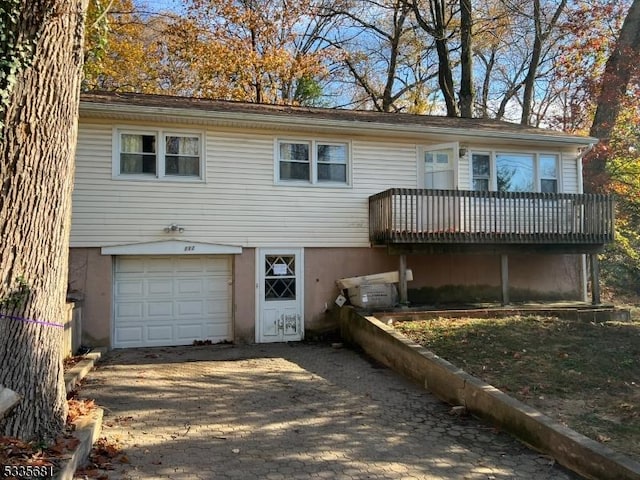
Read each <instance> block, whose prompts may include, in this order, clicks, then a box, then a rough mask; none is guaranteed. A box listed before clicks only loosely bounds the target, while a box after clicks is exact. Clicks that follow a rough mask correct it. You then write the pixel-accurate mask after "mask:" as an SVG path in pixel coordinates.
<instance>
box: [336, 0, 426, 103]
mask: <svg viewBox="0 0 640 480" xmlns="http://www.w3.org/2000/svg"><path fill="white" fill-rule="evenodd" d="M339 7H340V8H336V6H334V7H333V8H332V9H331V15H333V16H334V17H335V18H336V19H341V21H340V24H341V27H342V28H341V29H340V30H336V31H333V32H331V43H332V45H333V46H334V47H335V48H336V49H337V50H338V51H340V52H341V55H340V56H339V57H338V60H339V62H340V63H341V65H342V67H343V68H344V69H345V70H346V71H344V72H343V74H342V75H341V76H339V77H337V78H336V83H338V84H339V85H340V86H341V87H343V88H345V89H346V90H347V91H349V90H353V93H352V96H351V98H349V99H346V102H345V103H348V104H350V105H352V106H355V107H357V108H365V109H372V110H377V111H380V112H391V111H405V112H411V113H426V112H427V111H428V110H429V105H428V101H427V100H426V97H428V95H429V92H428V91H425V90H428V89H426V88H425V86H426V84H427V83H428V82H429V81H430V80H432V79H433V78H435V76H436V74H437V72H436V70H434V69H432V68H429V67H427V66H426V65H427V64H428V62H427V60H426V56H428V55H429V52H430V50H431V48H430V46H428V45H425V44H423V42H422V39H421V38H419V37H418V36H417V35H416V34H415V22H414V20H413V11H412V9H411V7H410V6H409V5H407V4H406V3H405V2H404V0H383V1H377V0H363V1H360V2H351V3H349V4H343V5H339Z"/></svg>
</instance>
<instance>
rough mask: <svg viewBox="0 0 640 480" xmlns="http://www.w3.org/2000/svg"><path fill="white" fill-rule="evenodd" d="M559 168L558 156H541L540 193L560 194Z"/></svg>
mask: <svg viewBox="0 0 640 480" xmlns="http://www.w3.org/2000/svg"><path fill="white" fill-rule="evenodd" d="M557 168H558V156H557V155H540V191H541V192H542V193H557V192H558V172H557Z"/></svg>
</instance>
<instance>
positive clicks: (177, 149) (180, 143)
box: [166, 135, 200, 157]
mask: <svg viewBox="0 0 640 480" xmlns="http://www.w3.org/2000/svg"><path fill="white" fill-rule="evenodd" d="M166 144H167V152H166V153H168V154H170V155H191V156H194V157H197V156H198V155H200V139H199V138H198V137H178V136H173V135H168V136H167V137H166Z"/></svg>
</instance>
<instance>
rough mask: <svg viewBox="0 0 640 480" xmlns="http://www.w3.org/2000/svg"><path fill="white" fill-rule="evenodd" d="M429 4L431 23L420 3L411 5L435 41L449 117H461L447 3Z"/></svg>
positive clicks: (434, 1) (435, 0)
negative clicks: (452, 64) (452, 63)
mask: <svg viewBox="0 0 640 480" xmlns="http://www.w3.org/2000/svg"><path fill="white" fill-rule="evenodd" d="M427 3H428V6H429V18H430V19H431V23H429V20H427V18H426V17H425V16H424V15H423V14H422V12H421V11H420V7H421V4H420V3H419V2H418V1H416V0H414V1H413V2H411V3H410V5H411V7H412V9H413V13H414V15H415V17H416V21H417V22H418V25H419V26H420V28H422V29H423V30H424V31H425V32H427V33H428V34H429V35H431V36H432V37H433V38H434V40H435V44H436V52H437V54H438V84H439V86H440V92H441V93H442V96H443V98H444V103H445V105H446V107H447V116H448V117H459V116H460V111H459V110H458V104H457V102H456V92H455V88H454V86H453V72H452V70H451V59H450V56H449V44H448V41H447V19H446V16H447V11H446V10H447V3H446V2H445V1H444V0H429V2H427Z"/></svg>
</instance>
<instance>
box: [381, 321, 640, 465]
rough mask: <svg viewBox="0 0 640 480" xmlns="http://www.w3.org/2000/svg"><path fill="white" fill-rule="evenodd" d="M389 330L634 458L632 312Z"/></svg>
mask: <svg viewBox="0 0 640 480" xmlns="http://www.w3.org/2000/svg"><path fill="white" fill-rule="evenodd" d="M394 328H396V329H397V330H399V331H400V332H402V333H403V334H405V335H406V336H408V337H409V338H411V339H412V340H413V341H414V342H416V343H419V344H421V345H424V346H425V347H426V348H428V349H430V350H431V351H433V352H434V353H436V354H437V355H439V356H441V357H442V358H445V359H447V360H449V361H450V362H451V363H453V364H454V365H456V366H458V367H460V368H462V369H464V370H465V371H467V372H468V373H470V374H472V375H474V376H476V377H479V378H481V379H483V380H484V381H486V382H487V383H490V384H491V385H493V386H495V387H497V388H499V389H500V390H502V391H504V392H506V393H508V394H509V395H511V396H513V397H515V398H517V399H519V400H521V401H523V402H525V403H527V404H529V405H531V406H533V407H535V408H537V409H538V410H541V411H542V412H544V413H546V414H547V415H549V416H550V417H552V418H554V419H556V420H558V421H560V422H561V423H563V424H565V425H568V426H569V427H570V428H572V429H574V430H577V431H578V432H580V433H582V434H584V435H586V436H588V437H591V438H593V439H595V440H598V441H599V442H602V443H604V444H606V445H608V446H609V447H611V448H613V449H614V450H617V451H619V452H621V453H624V454H627V455H628V456H630V457H634V458H635V459H636V460H640V317H639V316H638V315H637V314H636V315H634V319H633V321H632V322H631V323H620V322H607V323H588V322H580V321H574V320H561V319H558V318H553V317H537V316H527V317H522V316H514V317H509V318H501V319H477V318H460V319H445V318H441V319H433V320H422V321H412V322H399V323H396V324H395V325H394Z"/></svg>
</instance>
